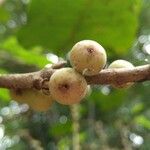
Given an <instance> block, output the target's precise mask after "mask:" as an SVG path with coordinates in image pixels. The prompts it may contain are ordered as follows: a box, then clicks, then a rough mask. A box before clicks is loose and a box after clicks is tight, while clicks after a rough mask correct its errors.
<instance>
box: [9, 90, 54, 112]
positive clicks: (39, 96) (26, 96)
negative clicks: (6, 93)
mask: <svg viewBox="0 0 150 150" xmlns="http://www.w3.org/2000/svg"><path fill="white" fill-rule="evenodd" d="M10 96H11V98H12V99H13V100H15V101H17V102H19V103H26V104H28V105H29V106H30V107H31V108H32V109H33V110H35V111H47V110H48V109H49V108H50V107H51V105H52V102H53V100H52V97H51V96H50V95H45V94H43V93H42V91H39V90H35V89H24V90H22V91H20V92H19V91H17V92H16V91H14V90H11V91H10Z"/></svg>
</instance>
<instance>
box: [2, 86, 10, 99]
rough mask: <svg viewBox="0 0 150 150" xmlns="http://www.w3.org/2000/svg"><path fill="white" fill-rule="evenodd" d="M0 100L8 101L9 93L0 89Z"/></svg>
mask: <svg viewBox="0 0 150 150" xmlns="http://www.w3.org/2000/svg"><path fill="white" fill-rule="evenodd" d="M0 100H2V101H10V96H9V91H8V90H7V89H2V88H0Z"/></svg>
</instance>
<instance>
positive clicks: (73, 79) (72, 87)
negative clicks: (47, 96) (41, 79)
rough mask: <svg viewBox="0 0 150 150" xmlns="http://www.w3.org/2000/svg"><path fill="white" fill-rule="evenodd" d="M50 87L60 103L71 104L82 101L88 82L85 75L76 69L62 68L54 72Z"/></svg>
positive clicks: (53, 95)
mask: <svg viewBox="0 0 150 150" xmlns="http://www.w3.org/2000/svg"><path fill="white" fill-rule="evenodd" d="M49 89H50V93H51V95H52V97H53V98H54V99H55V100H56V101H57V102H58V103H60V104H64V105H71V104H75V103H78V102H80V101H81V100H82V99H83V98H84V97H85V95H86V91H87V83H86V80H85V79H84V77H83V76H82V75H80V74H79V73H78V72H76V71H75V70H74V69H72V68H62V69H59V70H57V71H56V72H54V73H53V74H52V76H51V78H50V81H49Z"/></svg>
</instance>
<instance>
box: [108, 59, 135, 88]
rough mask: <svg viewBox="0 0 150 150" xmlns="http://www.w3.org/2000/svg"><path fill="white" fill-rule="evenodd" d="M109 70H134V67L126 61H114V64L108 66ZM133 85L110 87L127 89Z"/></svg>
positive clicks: (114, 85)
mask: <svg viewBox="0 0 150 150" xmlns="http://www.w3.org/2000/svg"><path fill="white" fill-rule="evenodd" d="M108 68H109V69H113V68H134V65H133V64H132V63H130V62H128V61H126V60H122V59H119V60H115V61H114V62H112V63H111V64H110V65H109V66H108ZM133 84H134V83H131V82H130V83H125V84H120V85H119V84H113V85H112V86H113V87H115V88H129V87H130V86H132V85H133Z"/></svg>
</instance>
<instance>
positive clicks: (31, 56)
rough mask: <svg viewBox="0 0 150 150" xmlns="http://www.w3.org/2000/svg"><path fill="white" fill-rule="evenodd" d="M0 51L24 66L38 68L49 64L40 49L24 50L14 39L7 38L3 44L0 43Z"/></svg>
mask: <svg viewBox="0 0 150 150" xmlns="http://www.w3.org/2000/svg"><path fill="white" fill-rule="evenodd" d="M0 49H2V50H5V51H7V52H8V53H9V54H10V55H11V56H12V57H13V58H14V59H17V60H19V61H21V62H23V63H26V64H31V65H36V66H38V67H39V68H42V67H44V66H45V65H46V64H47V63H50V62H49V61H48V60H47V59H46V57H45V56H44V55H43V54H42V53H41V48H40V47H36V48H35V47H34V48H32V49H31V50H26V49H25V48H23V47H22V46H21V45H20V44H19V43H18V41H17V39H16V38H15V37H9V38H8V39H7V40H5V41H4V42H2V43H0Z"/></svg>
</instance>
